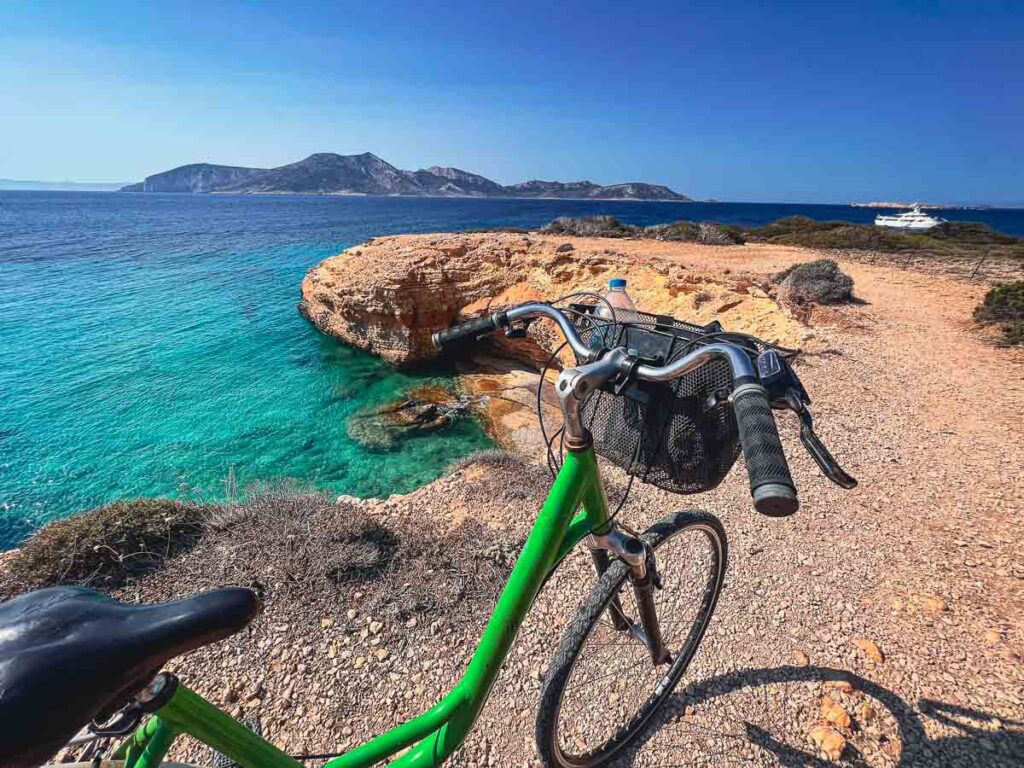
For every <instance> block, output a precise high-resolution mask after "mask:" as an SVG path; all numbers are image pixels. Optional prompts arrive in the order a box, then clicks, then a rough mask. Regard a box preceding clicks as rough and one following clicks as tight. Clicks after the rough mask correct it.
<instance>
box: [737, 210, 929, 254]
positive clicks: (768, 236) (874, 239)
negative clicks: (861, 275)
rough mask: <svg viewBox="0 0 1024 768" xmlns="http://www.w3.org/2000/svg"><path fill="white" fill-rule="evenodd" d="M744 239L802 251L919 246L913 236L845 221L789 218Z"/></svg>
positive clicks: (891, 250) (755, 230) (889, 249)
mask: <svg viewBox="0 0 1024 768" xmlns="http://www.w3.org/2000/svg"><path fill="white" fill-rule="evenodd" d="M747 236H748V238H749V239H750V240H752V241H755V242H762V243H777V244H779V245H796V246H802V247H804V248H828V249H837V250H839V249H851V250H862V251H882V252H885V253H899V252H902V251H914V250H918V249H919V247H920V244H919V243H918V242H916V241H915V239H914V238H913V237H911V236H909V235H905V234H902V233H900V232H893V231H892V230H888V229H883V228H881V227H874V226H864V225H861V224H850V223H849V222H845V221H814V220H813V219H809V218H807V217H806V216H789V217H787V218H784V219H779V220H778V221H773V222H772V223H771V224H766V225H765V226H763V227H755V228H753V229H749V230H747Z"/></svg>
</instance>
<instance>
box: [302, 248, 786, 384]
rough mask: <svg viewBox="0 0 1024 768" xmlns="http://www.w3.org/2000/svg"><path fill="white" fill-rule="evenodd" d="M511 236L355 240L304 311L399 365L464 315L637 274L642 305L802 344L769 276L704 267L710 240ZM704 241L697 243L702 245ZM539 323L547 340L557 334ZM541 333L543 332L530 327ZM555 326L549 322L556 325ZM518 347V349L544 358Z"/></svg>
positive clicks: (320, 269) (305, 287) (317, 281)
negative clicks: (698, 260)
mask: <svg viewBox="0 0 1024 768" xmlns="http://www.w3.org/2000/svg"><path fill="white" fill-rule="evenodd" d="M567 242H569V240H568V239H567V238H565V237H554V236H547V235H536V234H531V235H520V234H510V233H482V234H441V235H402V236H397V237H387V238H377V239H374V240H371V241H369V242H367V243H364V244H362V245H359V246H356V247H354V248H350V249H349V250H347V251H345V252H344V253H342V254H339V255H338V256H334V257H332V258H329V259H327V260H326V261H324V262H323V263H321V264H320V265H318V266H317V267H315V268H314V269H312V270H310V271H309V273H308V274H307V275H306V278H305V280H304V281H303V283H302V302H301V303H300V305H299V308H300V310H301V311H302V312H303V314H304V315H305V316H306V317H307V318H309V319H310V321H312V322H313V323H314V324H315V325H316V326H317V328H319V329H320V330H321V331H323V332H324V333H326V334H328V335H331V336H334V337H336V338H338V339H340V340H342V341H344V342H346V343H348V344H351V345H353V346H355V347H359V348H360V349H364V350H366V351H368V352H371V353H373V354H375V355H378V356H380V357H382V358H384V359H385V360H387V361H388V362H391V363H393V364H396V365H411V364H415V363H419V362H422V361H425V360H428V359H430V358H431V357H433V356H434V355H435V354H436V353H435V350H434V349H433V346H432V344H431V343H430V335H431V334H432V333H433V332H434V331H437V330H439V329H441V328H444V327H447V326H448V325H451V324H452V323H453V322H456V321H460V320H467V319H470V318H472V317H477V316H479V315H482V314H484V313H487V312H493V311H495V310H497V309H500V308H502V307H505V306H510V305H512V304H518V303H521V302H524V301H531V300H552V299H555V298H558V297H560V296H563V295H565V294H568V293H572V292H576V291H602V292H603V291H604V290H605V286H607V283H608V279H609V278H611V277H626V278H628V280H629V292H630V295H631V296H632V297H633V299H634V301H635V302H636V303H637V305H638V306H639V307H640V308H641V309H643V310H645V311H648V312H653V313H659V314H670V315H673V316H674V317H678V318H685V319H688V320H692V321H694V322H698V323H707V322H710V321H711V320H719V321H721V322H722V324H723V325H724V326H725V327H726V328H727V329H729V330H730V331H740V332H747V333H753V334H756V335H758V336H761V337H763V338H765V339H767V340H769V341H776V342H779V343H782V344H797V343H799V340H800V338H801V336H802V334H803V333H804V329H803V327H802V325H801V324H800V323H799V322H797V321H796V320H795V319H793V318H792V317H790V316H789V315H787V314H786V313H785V311H783V310H782V308H781V307H780V306H779V305H778V304H777V303H776V302H775V301H774V300H773V299H772V298H770V297H769V296H768V294H767V293H765V291H764V290H762V289H760V288H759V287H758V286H757V283H759V282H761V283H763V284H767V283H766V282H764V276H763V275H758V274H751V273H747V272H743V271H736V272H732V271H731V270H729V269H726V270H721V269H717V270H707V271H705V270H702V269H701V268H700V267H699V265H695V264H693V263H692V262H690V259H692V257H693V256H694V255H695V254H699V253H701V251H700V250H699V246H689V247H687V246H686V245H675V244H659V243H647V242H642V241H631V242H630V243H629V246H628V248H629V253H626V252H624V251H621V250H617V249H613V248H609V247H608V246H609V242H608V241H607V240H602V239H590V238H572V239H571V245H572V249H571V250H565V248H564V246H565V245H566V243H567ZM694 248H697V249H698V250H696V251H695V250H693V249H694ZM544 326H545V324H537V330H538V335H537V336H536V338H537V339H538V340H539V341H540V342H541V344H540V346H541V347H545V348H546V347H549V346H550V342H551V341H553V340H554V337H553V336H549V335H546V334H545V331H544V330H543V328H544ZM531 332H532V331H531ZM548 333H550V331H548ZM537 350H538V347H536V346H533V347H532V348H531V347H530V345H523V344H522V343H520V344H518V345H517V348H516V349H515V350H514V351H513V354H512V356H514V357H518V358H524V357H525V358H527V359H530V358H531V357H534V358H535V357H537Z"/></svg>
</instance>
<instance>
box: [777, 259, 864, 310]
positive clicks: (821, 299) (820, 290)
mask: <svg viewBox="0 0 1024 768" xmlns="http://www.w3.org/2000/svg"><path fill="white" fill-rule="evenodd" d="M773 282H775V283H776V284H777V285H778V286H779V299H780V300H781V301H782V302H783V303H785V304H790V305H805V304H841V303H843V302H847V301H852V300H853V278H852V277H850V276H849V275H847V274H846V273H845V272H843V271H841V270H840V269H839V265H838V264H836V263H835V262H834V261H832V259H818V260H817V261H811V262H807V263H805V264H794V265H793V266H791V267H789V268H787V269H785V270H783V271H782V272H779V273H778V274H777V275H776V276H775V277H774V278H773Z"/></svg>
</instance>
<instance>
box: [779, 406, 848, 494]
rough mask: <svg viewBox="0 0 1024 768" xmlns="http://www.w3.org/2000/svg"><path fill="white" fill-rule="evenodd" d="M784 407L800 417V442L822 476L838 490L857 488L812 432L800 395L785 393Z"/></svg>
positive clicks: (810, 422)
mask: <svg viewBox="0 0 1024 768" xmlns="http://www.w3.org/2000/svg"><path fill="white" fill-rule="evenodd" d="M786 405H787V406H788V408H789V409H790V410H791V411H793V412H794V413H796V415H797V416H799V417H800V442H801V443H803V444H804V448H806V449H807V452H808V453H809V454H811V458H812V459H814V462H815V463H816V464H817V465H818V468H819V469H820V470H821V472H822V474H824V475H825V477H827V478H828V479H829V480H831V481H832V482H833V483H835V484H836V485H838V486H839V487H840V488H845V489H847V490H850V489H851V488H856V487H857V481H856V480H855V479H854V478H853V477H851V476H850V475H849V474H848V473H847V472H846V471H845V470H844V469H843V468H842V467H841V466H839V462H837V461H836V460H835V459H834V458H833V457H832V454H831V453H829V451H828V448H826V447H825V444H824V443H823V442H821V438H820V437H818V435H817V434H816V433H815V432H814V417H813V416H812V415H811V412H810V410H809V409H808V408H807V406H806V405H805V404H804V402H803V399H802V398H801V397H800V394H799V393H797V392H796V391H795V390H792V389H791V390H789V391H788V392H787V393H786Z"/></svg>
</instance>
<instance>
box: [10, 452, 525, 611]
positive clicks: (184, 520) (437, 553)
mask: <svg viewBox="0 0 1024 768" xmlns="http://www.w3.org/2000/svg"><path fill="white" fill-rule="evenodd" d="M491 454H494V455H491ZM481 462H482V463H487V464H488V465H491V466H496V467H498V466H500V467H504V468H505V469H506V470H507V471H508V472H521V463H520V462H519V461H518V460H516V459H514V458H512V457H510V456H507V455H504V454H499V452H495V451H488V452H484V453H482V454H481V455H480V456H479V457H478V458H477V457H473V456H471V457H468V458H467V459H464V460H462V461H461V462H460V463H459V464H457V465H455V466H453V468H452V470H450V472H460V471H464V470H465V468H466V467H469V466H473V465H474V464H476V463H481ZM344 499H345V497H343V498H342V499H341V500H335V499H334V498H332V497H330V496H328V495H326V494H324V493H319V492H310V491H304V490H302V489H299V488H296V487H292V486H289V485H274V486H260V485H256V486H253V487H251V488H249V489H248V490H247V491H246V492H245V494H244V495H243V497H242V498H241V499H239V500H237V501H234V502H231V503H192V502H187V503H185V502H176V501H169V500H160V499H135V500H130V501H122V502H117V503H114V504H110V505H107V506H104V507H100V508H98V509H94V510H90V511H87V512H83V513H81V514H78V515H75V516H74V517H70V518H67V519H65V520H60V521H57V522H54V523H51V524H49V525H47V526H45V527H43V528H42V529H40V530H39V531H38V532H37V533H36V534H34V535H33V536H32V537H31V538H30V539H29V540H28V541H27V542H25V544H24V545H23V546H22V547H21V548H20V549H18V550H14V551H12V552H11V553H10V554H9V555H8V556H7V558H6V560H5V562H4V567H3V568H2V569H0V598H2V599H8V598H10V597H13V596H15V595H17V594H20V593H22V592H27V591H30V590H33V589H41V588H45V587H52V586H57V585H73V586H86V587H90V588H93V589H99V590H101V591H104V592H113V591H116V590H118V589H120V588H123V587H126V586H130V585H131V584H133V583H137V582H138V581H139V580H140V579H144V578H145V577H146V576H147V575H149V574H151V573H153V572H154V571H156V570H158V569H161V568H163V567H165V566H167V565H169V564H170V563H171V561H175V560H177V559H179V558H181V557H182V556H185V555H186V554H187V555H188V556H189V557H190V558H192V559H194V560H195V561H196V562H197V564H199V571H200V573H197V576H196V579H195V581H196V582H197V583H195V584H193V585H192V586H193V587H194V588H195V589H196V591H199V590H201V589H205V588H210V587H213V586H217V585H219V584H227V583H231V584H244V585H248V586H251V587H254V588H255V589H257V591H258V592H260V593H261V594H264V595H267V594H269V595H275V596H281V597H285V596H293V597H295V598H297V599H300V600H303V601H304V600H306V597H304V596H308V594H309V593H310V590H312V591H315V592H316V593H317V594H326V595H328V596H331V595H333V596H334V597H333V599H335V600H336V599H337V598H338V597H339V596H340V595H344V594H346V593H348V592H349V591H359V592H365V593H367V595H366V596H367V599H368V602H367V603H366V604H367V605H368V606H372V609H373V610H374V612H375V613H376V614H378V615H381V616H395V617H399V618H401V619H403V620H408V619H409V618H410V617H412V616H414V615H417V614H423V613H429V612H431V611H433V610H435V609H437V608H438V607H439V606H441V605H443V604H450V603H452V602H455V601H470V603H472V604H476V601H477V600H482V601H486V600H492V599H493V598H494V597H496V595H497V590H499V589H500V587H501V585H502V584H503V583H504V581H505V578H506V577H507V575H508V572H509V570H510V568H511V564H512V562H513V561H514V559H515V554H516V552H518V542H511V541H506V540H505V539H504V538H502V536H501V535H500V532H496V531H492V530H489V529H486V528H484V527H483V526H481V525H480V524H479V523H476V522H474V521H465V522H463V523H460V524H457V525H454V526H452V527H451V528H450V529H449V530H440V529H438V530H434V529H433V528H432V527H431V526H430V525H429V524H428V523H427V522H426V521H424V520H421V519H418V518H415V517H413V518H411V519H409V518H407V519H404V520H402V519H388V520H383V519H381V518H377V517H374V516H371V515H369V514H367V512H366V511H365V509H363V508H362V507H361V506H360V504H361V503H360V502H358V500H355V499H353V500H351V501H345V500H344Z"/></svg>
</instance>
